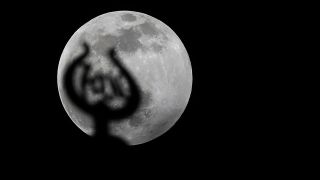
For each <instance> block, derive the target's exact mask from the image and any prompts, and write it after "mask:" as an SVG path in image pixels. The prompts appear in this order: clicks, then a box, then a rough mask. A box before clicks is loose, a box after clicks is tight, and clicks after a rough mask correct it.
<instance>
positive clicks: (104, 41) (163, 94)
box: [57, 11, 192, 145]
mask: <svg viewBox="0 0 320 180" xmlns="http://www.w3.org/2000/svg"><path fill="white" fill-rule="evenodd" d="M83 41H86V42H87V43H89V46H90V47H91V49H92V50H91V53H90V56H89V57H88V58H87V62H88V63H90V64H91V65H92V67H93V69H94V70H93V73H94V72H96V71H102V72H111V73H115V74H116V73H117V71H116V69H115V68H114V67H113V66H112V64H110V63H108V62H109V61H108V59H107V58H106V57H105V56H104V54H105V52H106V50H107V49H108V48H111V47H116V49H117V51H118V55H119V57H120V59H121V61H122V63H123V64H124V65H125V66H126V67H127V68H128V69H129V70H130V71H131V72H132V74H133V75H134V76H135V78H136V79H137V81H138V84H139V86H140V87H141V90H142V106H141V107H140V108H139V110H138V111H137V112H136V113H135V114H134V115H132V117H128V118H127V119H124V120H122V121H120V122H118V123H112V124H111V123H110V124H108V126H109V128H110V130H111V131H112V134H113V135H114V136H119V137H122V138H124V139H126V140H127V141H128V142H129V144H132V145H135V144H142V143H145V142H148V141H150V140H152V139H155V138H157V137H159V136H161V135H162V134H163V133H165V132H166V131H167V130H168V129H170V128H171V127H172V126H173V125H174V124H175V122H176V121H177V120H178V119H179V118H180V116H181V115H182V113H183V112H184V110H185V108H186V106H187V104H188V101H189V98H190V95H191V89H192V69H191V63H190V59H189V56H188V53H187V51H186V49H185V47H184V45H183V43H182V42H181V40H180V39H179V37H178V36H177V35H176V34H175V33H174V31H173V30H172V29H170V28H169V27H168V26H167V25H165V24H164V23H163V22H161V21H160V20H157V19H155V18H153V17H151V16H149V15H146V14H143V13H139V12H133V11H116V12H110V13H106V14H103V15H100V16H98V17H96V18H94V19H92V20H90V21H89V22H87V23H86V24H84V25H83V26H81V27H80V28H79V29H78V30H77V31H76V32H75V33H74V34H73V35H72V37H71V38H70V40H69V41H68V42H67V44H66V46H65V48H64V50H63V52H62V55H61V57H60V61H59V66H58V74H57V82H58V90H59V95H60V99H61V101H62V104H63V106H64V108H65V110H66V112H67V114H68V115H69V117H70V118H71V120H72V121H73V122H74V123H75V124H76V125H77V126H78V127H79V128H80V129H81V130H82V131H83V132H85V133H86V134H88V135H91V134H92V132H93V131H94V129H93V124H92V123H93V122H92V119H91V118H92V117H90V115H88V114H85V113H84V112H82V111H80V110H79V109H77V107H76V106H75V105H74V104H73V102H72V101H70V99H69V98H68V96H67V95H66V93H65V90H64V87H63V85H62V83H61V77H62V75H63V72H64V70H65V69H66V67H67V66H68V64H69V63H70V62H72V60H73V59H74V58H75V57H76V56H78V55H79V54H81V52H83V49H82V48H81V46H80V45H81V43H82V42H83ZM79 73H80V72H79ZM75 79H76V78H75ZM75 83H76V80H75ZM124 84H125V83H124ZM92 99H94V97H92ZM106 116H107V115H106Z"/></svg>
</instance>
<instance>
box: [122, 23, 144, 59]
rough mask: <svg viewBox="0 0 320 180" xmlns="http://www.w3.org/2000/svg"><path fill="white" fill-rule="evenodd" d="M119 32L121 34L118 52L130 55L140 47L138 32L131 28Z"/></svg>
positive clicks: (139, 34)
mask: <svg viewBox="0 0 320 180" xmlns="http://www.w3.org/2000/svg"><path fill="white" fill-rule="evenodd" d="M121 31H122V33H123V34H122V35H121V36H120V37H119V44H118V48H119V50H121V51H124V52H127V53H130V52H135V51H136V50H138V49H139V48H141V47H142V44H141V43H140V42H139V41H138V39H139V38H140V37H141V33H140V32H137V31H135V30H134V29H133V28H130V29H123V30H121Z"/></svg>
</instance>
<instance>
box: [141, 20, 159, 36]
mask: <svg viewBox="0 0 320 180" xmlns="http://www.w3.org/2000/svg"><path fill="white" fill-rule="evenodd" d="M139 27H140V29H141V31H142V33H143V34H146V35H150V36H156V35H158V34H159V31H158V28H156V26H155V25H154V24H153V23H151V22H148V21H146V22H145V23H143V24H140V25H139Z"/></svg>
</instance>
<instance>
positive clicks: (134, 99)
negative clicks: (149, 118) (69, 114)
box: [62, 42, 141, 144]
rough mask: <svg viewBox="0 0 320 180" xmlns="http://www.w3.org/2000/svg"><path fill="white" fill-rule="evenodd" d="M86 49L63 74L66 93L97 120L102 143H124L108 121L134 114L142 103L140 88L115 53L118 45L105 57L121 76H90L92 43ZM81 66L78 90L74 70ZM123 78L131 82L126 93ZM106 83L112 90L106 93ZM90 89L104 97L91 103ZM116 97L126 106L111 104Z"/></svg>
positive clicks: (96, 125)
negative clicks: (87, 59) (89, 97)
mask: <svg viewBox="0 0 320 180" xmlns="http://www.w3.org/2000/svg"><path fill="white" fill-rule="evenodd" d="M82 45H83V47H84V52H83V53H82V54H81V55H80V56H78V57H77V58H76V59H75V60H74V61H72V62H71V63H70V65H69V66H68V67H67V68H66V71H65V73H64V74H63V76H62V80H63V85H64V88H65V91H66V94H67V96H68V97H69V98H70V100H71V101H72V102H73V103H74V105H76V106H78V107H79V108H80V109H81V110H82V111H84V112H86V113H88V114H89V115H91V116H92V117H93V120H94V131H95V133H94V136H93V137H95V138H97V139H99V140H103V143H108V142H109V143H113V144H124V143H125V141H123V140H122V139H121V138H118V137H115V136H112V135H111V134H110V131H108V129H107V125H108V123H110V122H111V121H114V122H116V121H121V120H123V119H124V118H127V117H129V116H131V115H133V114H134V113H135V112H136V110H137V109H138V107H139V105H140V104H141V95H140V92H141V91H140V88H139V86H138V85H137V83H136V81H135V79H134V78H133V76H131V74H130V73H129V72H128V70H127V69H126V68H125V67H124V66H123V64H122V63H121V61H120V60H119V57H118V56H117V54H116V50H115V48H110V49H108V50H107V53H106V57H107V59H110V61H111V63H112V64H113V65H114V66H115V67H117V68H118V70H119V75H118V77H114V76H111V74H103V73H98V74H95V75H93V76H89V72H90V71H91V66H90V64H88V63H87V62H85V59H86V57H87V56H88V55H89V53H90V49H89V45H88V44H87V43H86V42H84V43H83V44H82ZM78 68H82V70H83V71H82V75H81V77H80V78H81V79H80V91H76V87H75V82H74V81H75V79H74V77H75V73H76V69H78ZM121 78H124V79H125V80H126V82H127V85H128V91H129V92H127V93H126V92H125V91H124V88H123V85H122V84H121V83H120V79H121ZM106 82H109V83H110V85H111V90H112V91H111V93H110V92H109V93H107V92H106V91H105V89H106ZM88 88H89V89H91V91H92V92H93V93H94V94H98V95H100V96H102V97H101V98H100V100H99V101H98V102H95V103H89V102H88V99H87V98H86V89H88ZM114 98H121V99H122V100H124V102H125V103H124V105H122V106H121V107H118V108H115V107H113V106H111V105H110V104H108V103H109V102H111V101H112V100H114Z"/></svg>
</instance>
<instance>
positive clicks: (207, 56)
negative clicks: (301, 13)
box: [4, 2, 281, 167]
mask: <svg viewBox="0 0 320 180" xmlns="http://www.w3.org/2000/svg"><path fill="white" fill-rule="evenodd" d="M265 7H267V5H265V4H256V5H255V6H254V8H253V4H250V5H249V4H240V3H225V4H218V3H216V4H202V3H185V2H184V3H176V4H169V5H168V4H153V3H151V2H149V4H143V5H142V4H139V3H131V4H130V3H129V4H128V3H121V2H119V3H118V2H113V3H110V2H104V3H97V4H92V3H87V4H82V3H77V4H68V5H67V4H65V3H53V2H52V3H48V2H42V3H34V4H20V5H19V6H18V7H16V6H11V5H10V6H8V8H9V9H11V10H10V12H6V13H5V14H6V15H7V17H10V18H13V19H12V20H10V18H9V19H8V18H4V23H5V24H6V25H7V27H8V32H9V33H13V34H14V36H13V39H14V40H10V41H9V44H10V45H8V46H7V47H9V51H7V54H10V55H9V56H10V59H12V60H10V62H9V63H10V65H11V63H12V66H13V67H15V68H14V69H15V71H14V72H11V75H10V76H7V77H10V78H5V79H8V80H9V81H8V87H10V90H9V91H10V93H14V94H15V95H14V97H11V98H10V100H9V104H8V105H7V106H9V107H10V108H9V109H10V110H9V109H7V108H6V109H5V111H6V112H7V113H9V116H8V117H7V119H8V121H6V122H9V124H10V126H8V128H7V130H9V132H10V133H6V135H5V136H4V138H5V140H4V141H5V142H6V143H8V145H7V146H5V148H4V149H5V150H7V153H8V154H14V156H15V157H16V158H17V159H22V160H24V159H27V160H31V159H32V160H35V161H39V162H43V163H45V162H51V161H59V162H72V161H73V160H75V159H78V158H79V157H83V158H82V159H87V160H88V159H89V161H92V163H94V162H101V161H102V162H106V161H108V160H114V159H118V158H119V159H121V161H123V159H125V158H129V159H130V158H133V159H134V160H137V159H140V160H141V161H143V160H145V159H149V158H155V159H157V160H160V159H162V160H163V161H168V162H172V163H178V162H179V163H182V162H186V163H188V162H191V161H192V162H196V163H193V165H192V166H194V165H196V164H198V163H199V164H200V165H204V164H206V163H212V162H219V163H218V164H219V165H217V164H215V165H214V166H215V167H216V166H219V167H221V166H222V167H223V166H226V164H228V162H233V163H235V164H237V165H239V164H241V163H242V162H246V161H248V159H250V161H251V162H252V163H254V162H256V161H259V160H261V159H267V158H269V157H271V156H272V154H273V153H274V151H275V149H273V148H271V147H270V146H268V145H269V144H270V143H271V142H270V141H272V139H273V137H272V136H273V135H272V132H271V133H270V131H276V130H277V128H275V129H273V130H270V131H269V132H268V134H266V133H265V132H267V131H268V130H267V129H268V127H270V126H273V125H274V121H275V117H273V116H272V115H271V113H270V112H271V111H278V110H279V109H277V107H274V106H272V105H270V104H272V96H271V93H272V92H273V91H275V89H272V88H270V87H269V86H268V83H270V82H269V81H271V80H270V79H268V78H270V76H272V75H270V73H268V74H267V73H265V72H267V71H268V70H269V69H268V67H270V66H273V65H274V64H273V63H274V61H275V57H274V56H273V54H270V53H271V52H274V51H279V49H277V48H278V47H277V46H275V45H274V44H273V40H274V39H273V38H274V36H273V34H274V33H275V31H278V30H279V29H275V28H273V26H269V24H270V23H279V25H280V24H281V22H279V19H277V18H275V17H273V16H272V14H273V13H276V12H277V11H278V10H277V9H273V10H266V9H265ZM118 10H131V11H138V12H143V13H146V14H148V15H151V16H153V17H155V18H157V19H159V20H161V21H162V22H164V23H165V24H167V25H168V26H169V27H171V29H173V30H174V31H175V33H176V34H177V35H178V36H179V38H180V39H181V40H182V42H183V44H184V46H185V47H186V49H187V51H188V54H189V57H190V60H191V64H192V72H193V86H192V93H191V97H190V100H189V104H188V106H187V108H186V110H185V112H184V113H183V115H182V116H181V118H180V119H179V120H178V122H177V123H176V124H175V125H174V126H173V127H172V128H171V129H170V130H169V131H168V132H166V133H165V134H163V135H162V136H160V137H159V138H157V139H155V140H153V141H150V142H148V143H145V144H142V145H139V146H132V147H127V148H125V149H113V148H112V147H108V146H107V145H106V144H97V143H96V142H94V141H92V139H91V138H89V137H88V136H87V135H85V134H84V133H83V132H82V131H81V130H80V129H78V128H77V127H76V126H75V125H74V123H73V122H72V121H71V120H70V118H69V117H68V115H67V113H66V112H65V110H64V108H63V106H62V104H61V101H60V97H59V93H58V89H57V79H56V78H57V69H58V63H59V59H60V56H61V53H62V51H63V49H64V46H65V45H66V43H67V41H68V40H69V38H70V37H71V36H72V35H73V33H74V32H75V31H76V30H77V29H78V28H79V27H80V26H82V25H83V24H85V23H86V22H88V21H89V20H91V19H92V18H94V17H96V16H98V15H101V14H104V13H107V12H110V11H118ZM270 11H271V12H270ZM274 19H277V21H274ZM280 21H281V20H280ZM9 39H10V38H9ZM280 43H281V42H280ZM271 57H272V58H271ZM12 66H11V67H12ZM270 71H274V72H275V71H277V68H275V69H273V70H270ZM271 74H272V73H271ZM267 75H268V76H269V77H266V76H267ZM271 78H272V77H271ZM262 82H263V83H262ZM262 102H264V103H262ZM135 158H136V159H135Z"/></svg>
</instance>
